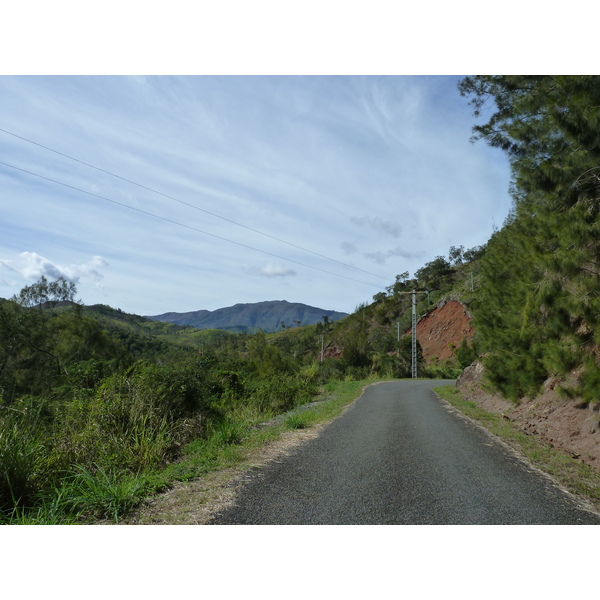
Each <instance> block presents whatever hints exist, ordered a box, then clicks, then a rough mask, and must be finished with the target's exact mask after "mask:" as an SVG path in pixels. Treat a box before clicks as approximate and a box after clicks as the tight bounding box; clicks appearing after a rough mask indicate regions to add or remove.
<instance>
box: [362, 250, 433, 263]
mask: <svg viewBox="0 0 600 600" xmlns="http://www.w3.org/2000/svg"><path fill="white" fill-rule="evenodd" d="M423 255H424V253H423V252H406V250H403V249H402V248H394V249H393V250H388V251H387V252H381V251H379V252H365V254H364V256H365V258H368V259H369V260H371V261H373V262H374V263H377V264H384V263H385V262H386V261H387V260H388V258H392V257H395V256H400V257H401V258H405V259H406V260H414V259H415V258H422V257H423Z"/></svg>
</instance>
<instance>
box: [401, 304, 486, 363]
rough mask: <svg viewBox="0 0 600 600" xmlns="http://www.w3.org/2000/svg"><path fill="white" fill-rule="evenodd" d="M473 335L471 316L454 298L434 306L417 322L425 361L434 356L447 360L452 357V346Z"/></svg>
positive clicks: (469, 338) (418, 337) (418, 335)
mask: <svg viewBox="0 0 600 600" xmlns="http://www.w3.org/2000/svg"><path fill="white" fill-rule="evenodd" d="M409 333H410V332H409ZM474 337H475V330H474V329H473V327H472V326H471V317H470V316H469V315H468V313H467V311H466V309H465V307H464V306H463V305H462V304H461V303H460V302H457V301H456V300H450V301H448V302H446V303H445V304H443V305H441V306H438V307H437V308H434V309H433V310H431V311H429V312H428V313H427V314H426V315H425V316H424V317H423V318H422V319H421V320H420V321H419V322H418V323H417V340H418V341H419V344H421V348H422V350H423V358H424V359H425V361H426V362H431V361H433V360H435V359H436V358H437V360H439V361H444V360H448V359H449V358H451V357H452V354H453V347H455V346H459V345H460V343H461V342H462V341H463V339H465V338H466V339H467V341H469V340H472V339H473V338H474Z"/></svg>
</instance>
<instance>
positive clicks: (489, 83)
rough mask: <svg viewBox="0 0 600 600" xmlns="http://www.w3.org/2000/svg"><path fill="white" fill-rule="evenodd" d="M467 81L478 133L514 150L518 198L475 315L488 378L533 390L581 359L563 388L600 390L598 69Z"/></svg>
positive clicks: (506, 389) (587, 394)
mask: <svg viewBox="0 0 600 600" xmlns="http://www.w3.org/2000/svg"><path fill="white" fill-rule="evenodd" d="M460 92H461V93H462V94H463V95H464V96H466V97H468V98H470V102H471V105H472V106H473V108H474V113H475V116H476V117H477V118H480V119H481V118H482V117H484V119H483V120H484V122H482V123H480V124H477V125H476V126H475V127H474V134H475V135H474V138H475V139H482V140H485V141H486V142H488V143H489V144H491V145H492V146H494V147H497V148H500V149H502V150H503V151H505V152H506V153H507V155H508V157H509V159H510V164H511V167H512V195H513V198H514V206H513V210H512V212H511V214H510V215H509V217H508V218H507V220H506V222H505V223H504V226H503V227H502V228H501V229H500V230H499V231H496V232H495V233H494V235H493V236H492V238H491V239H490V240H489V243H488V245H487V252H486V255H485V257H484V258H483V259H482V261H481V280H480V289H479V291H478V300H477V310H476V311H475V326H476V329H477V333H478V338H479V343H480V350H481V352H482V353H483V361H484V365H485V368H486V373H487V377H488V379H489V380H490V381H491V383H492V384H493V385H494V387H495V388H496V389H497V390H499V391H501V392H502V393H503V394H504V395H506V396H508V397H510V398H514V399H517V398H519V397H521V396H524V395H535V394H536V393H537V392H538V391H539V389H540V386H541V385H542V383H543V382H544V380H545V379H547V378H548V377H551V376H558V377H563V378H565V377H566V376H567V375H568V374H569V373H571V372H573V370H575V373H576V375H577V377H576V379H577V381H578V383H577V384H576V385H575V387H571V388H570V389H568V390H564V392H565V393H567V394H570V395H577V396H581V397H582V398H583V399H584V401H590V402H597V401H598V398H600V370H599V368H598V348H599V346H598V344H599V342H600V329H599V328H598V320H599V316H600V297H599V294H600V277H599V275H600V219H599V207H600V160H599V159H600V77H597V76H479V77H468V78H465V79H464V80H463V81H462V82H461V84H460Z"/></svg>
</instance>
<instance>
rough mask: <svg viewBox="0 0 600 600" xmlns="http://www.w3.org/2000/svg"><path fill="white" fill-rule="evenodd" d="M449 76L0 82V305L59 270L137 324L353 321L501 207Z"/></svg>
mask: <svg viewBox="0 0 600 600" xmlns="http://www.w3.org/2000/svg"><path fill="white" fill-rule="evenodd" d="M459 80H460V77H457V76H166V77H163V76H146V77H129V76H114V77H113V76H3V77H0V107H1V108H2V111H1V117H0V129H2V130H4V131H0V161H1V162H2V163H6V164H0V189H1V196H0V198H1V199H0V203H1V206H2V214H3V217H2V221H1V236H0V296H2V297H10V296H12V295H13V294H14V293H16V292H18V290H19V289H21V287H23V286H24V285H27V284H30V283H31V282H33V281H35V280H36V279H37V278H38V277H39V276H41V275H46V276H47V277H55V276H57V275H61V274H62V275H64V276H66V277H68V278H70V279H72V280H74V281H76V283H77V285H78V290H79V296H80V298H81V299H82V300H83V302H84V303H86V304H93V303H103V304H108V305H111V306H113V307H115V308H121V309H123V310H125V311H127V312H133V313H137V314H159V313H162V312H167V311H179V312H182V311H190V310H199V309H209V310H214V309H216V308H219V307H223V306H229V305H232V304H236V303H238V302H258V301H262V300H288V301H290V302H303V303H306V304H311V305H315V306H319V307H321V308H326V309H334V310H341V311H346V312H352V311H353V310H354V308H355V307H356V306H357V305H358V304H360V303H361V302H365V301H370V300H371V298H372V296H373V295H374V294H376V293H378V292H379V291H381V290H383V289H385V287H386V286H387V285H390V284H391V283H393V281H394V279H395V276H396V275H397V274H399V273H402V272H404V271H409V272H410V273H411V275H412V274H413V273H414V272H415V270H417V269H418V268H420V267H421V266H423V264H425V262H427V261H429V260H432V259H433V258H434V257H435V256H437V255H447V253H448V249H449V247H450V246H452V245H461V244H462V245H464V246H465V247H466V248H469V247H472V246H475V245H479V244H482V243H485V242H486V241H487V239H488V238H489V236H490V234H491V233H492V230H493V227H494V226H501V225H502V222H503V220H504V218H505V216H506V214H507V213H508V210H509V208H510V205H511V201H510V198H509V195H508V184H509V169H508V162H507V160H506V158H505V156H504V155H503V154H502V153H501V152H499V151H496V150H493V149H490V148H488V147H487V146H486V145H485V144H483V143H477V144H471V143H470V142H469V137H470V135H471V127H472V125H473V124H474V120H473V117H472V114H471V110H470V108H469V106H468V104H467V101H466V99H465V98H462V97H461V96H460V95H459V93H458V91H457V82H458V81H459ZM16 136H20V137H16ZM21 138H25V139H21ZM26 140H29V141H26ZM32 142H35V143H32ZM36 144H37V145H36ZM42 146H45V147H46V148H43V147H42ZM49 149H51V150H53V151H51V150H49ZM59 153H60V154H59ZM63 155H67V156H68V157H71V158H67V156H63ZM73 159H77V160H73ZM78 161H80V162H78ZM83 163H87V164H83ZM6 165H11V166H10V167H9V166H6ZM14 167H17V169H15V168H14ZM93 167H95V168H93ZM18 169H21V170H18ZM26 171H27V172H26ZM109 173H110V174H109ZM115 175H116V176H118V177H115ZM40 176H41V177H44V178H46V179H42V178H41V177H40ZM49 180H53V181H49ZM126 180H128V181H126ZM67 186H70V187H67ZM74 188H76V189H74ZM86 192H87V193H86ZM92 194H93V195H92ZM140 211H142V212H140Z"/></svg>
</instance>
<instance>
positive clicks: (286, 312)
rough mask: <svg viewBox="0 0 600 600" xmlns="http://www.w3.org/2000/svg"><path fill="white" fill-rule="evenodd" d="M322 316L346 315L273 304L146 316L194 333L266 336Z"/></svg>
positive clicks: (336, 317)
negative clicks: (218, 331)
mask: <svg viewBox="0 0 600 600" xmlns="http://www.w3.org/2000/svg"><path fill="white" fill-rule="evenodd" d="M324 316H326V317H327V318H328V319H329V320H330V321H339V320H340V319H342V318H344V317H346V316H348V315H347V313H343V312H337V311H335V310H324V309H322V308H316V307H314V306H308V305H306V304H300V303H297V302H295V303H294V302H287V301H286V300H273V301H269V302H255V303H252V304H236V305H235V306H229V307H227V308H219V309H217V310H213V311H209V310H197V311H193V312H187V313H176V312H169V313H164V314H162V315H156V316H149V317H147V318H148V319H152V320H153V321H162V322H164V323H175V324H177V325H189V326H192V327H196V328H197V329H223V330H225V331H232V332H242V331H247V332H249V333H253V332H255V331H258V330H259V329H262V330H263V331H265V332H267V333H269V332H273V331H276V330H280V329H282V322H283V324H284V326H285V327H295V326H298V325H314V324H316V323H319V322H320V321H322V320H323V317H324Z"/></svg>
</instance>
